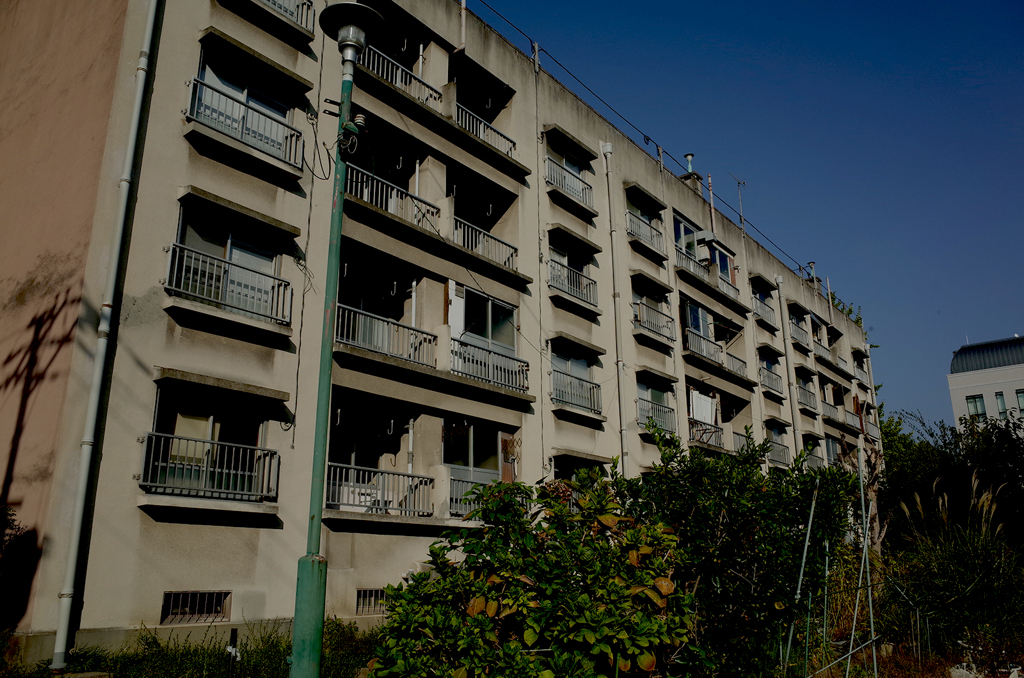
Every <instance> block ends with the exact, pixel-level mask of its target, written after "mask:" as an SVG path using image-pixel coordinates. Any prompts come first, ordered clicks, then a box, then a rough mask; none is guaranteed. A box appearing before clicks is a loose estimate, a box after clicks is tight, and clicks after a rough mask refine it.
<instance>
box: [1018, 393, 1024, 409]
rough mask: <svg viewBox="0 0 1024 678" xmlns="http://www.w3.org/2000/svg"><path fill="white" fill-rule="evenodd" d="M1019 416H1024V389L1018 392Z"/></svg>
mask: <svg viewBox="0 0 1024 678" xmlns="http://www.w3.org/2000/svg"><path fill="white" fill-rule="evenodd" d="M1017 414H1018V416H1020V415H1024V389H1020V390H1018V391H1017Z"/></svg>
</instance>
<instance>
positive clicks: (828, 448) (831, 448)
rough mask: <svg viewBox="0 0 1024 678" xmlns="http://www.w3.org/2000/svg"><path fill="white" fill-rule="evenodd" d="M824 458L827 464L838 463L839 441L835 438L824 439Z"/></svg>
mask: <svg viewBox="0 0 1024 678" xmlns="http://www.w3.org/2000/svg"><path fill="white" fill-rule="evenodd" d="M825 458H826V460H827V461H828V463H829V464H834V463H836V462H837V461H839V441H838V440H836V439H835V438H828V437H826V438H825Z"/></svg>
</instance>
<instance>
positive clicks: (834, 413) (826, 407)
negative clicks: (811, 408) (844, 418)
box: [821, 400, 839, 421]
mask: <svg viewBox="0 0 1024 678" xmlns="http://www.w3.org/2000/svg"><path fill="white" fill-rule="evenodd" d="M821 412H822V414H824V415H825V416H826V417H828V418H829V419H831V420H833V421H839V408H838V407H836V406H835V405H833V404H832V403H827V402H825V401H824V400H822V401H821Z"/></svg>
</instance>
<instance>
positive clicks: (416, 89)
mask: <svg viewBox="0 0 1024 678" xmlns="http://www.w3.org/2000/svg"><path fill="white" fill-rule="evenodd" d="M360 63H362V65H363V66H364V67H365V68H366V69H367V70H368V71H370V72H371V73H373V74H374V75H376V76H377V77H379V78H380V79H381V80H385V81H387V82H390V83H391V84H392V85H394V86H395V87H397V88H398V89H400V90H402V91H403V92H405V93H406V94H408V95H409V96H411V97H413V98H414V99H417V100H418V101H421V102H423V103H424V104H426V105H427V106H429V107H430V108H432V109H434V110H435V111H439V110H440V108H441V93H440V92H438V91H437V90H436V89H434V88H433V87H431V86H430V85H428V84H427V83H425V82H423V80H421V79H420V78H417V77H416V75H415V74H414V73H413V72H412V71H410V70H409V69H408V68H406V67H405V66H402V65H401V64H399V63H398V62H397V61H395V60H394V59H392V58H391V57H389V56H385V55H384V53H383V52H381V51H380V50H379V49H377V48H375V47H372V46H371V47H367V48H366V50H364V51H363V56H362V60H361V62H360Z"/></svg>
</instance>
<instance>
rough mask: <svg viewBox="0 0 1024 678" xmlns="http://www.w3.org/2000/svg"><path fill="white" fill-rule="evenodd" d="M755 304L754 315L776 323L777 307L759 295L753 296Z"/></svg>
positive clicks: (772, 323) (770, 322)
mask: <svg viewBox="0 0 1024 678" xmlns="http://www.w3.org/2000/svg"><path fill="white" fill-rule="evenodd" d="M751 300H752V301H753V304H754V315H756V316H758V317H759V318H763V319H764V320H767V321H768V323H769V324H771V325H774V324H775V309H774V308H772V307H771V306H769V305H768V304H767V303H765V301H764V300H762V299H760V298H759V297H752V299H751Z"/></svg>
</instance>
